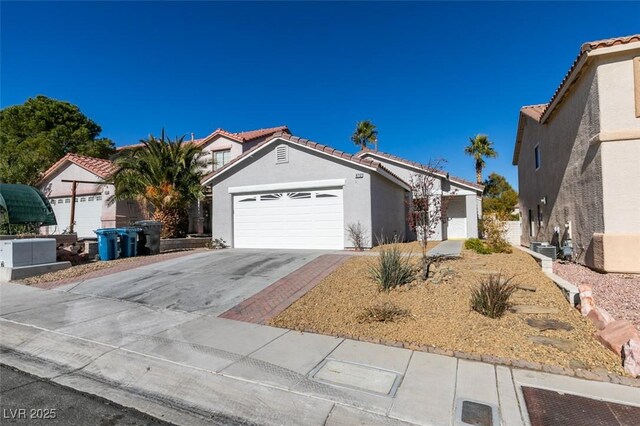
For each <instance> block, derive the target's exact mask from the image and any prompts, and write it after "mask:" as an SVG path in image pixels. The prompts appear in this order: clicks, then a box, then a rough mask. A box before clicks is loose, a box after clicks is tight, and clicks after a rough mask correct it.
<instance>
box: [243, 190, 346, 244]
mask: <svg viewBox="0 0 640 426" xmlns="http://www.w3.org/2000/svg"><path fill="white" fill-rule="evenodd" d="M233 240H234V247H237V248H297V249H339V250H341V249H343V248H344V225H343V197H342V189H329V190H309V191H301V192H291V191H288V192H272V193H262V194H243V195H235V196H234V197H233Z"/></svg>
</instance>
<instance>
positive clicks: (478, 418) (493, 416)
mask: <svg viewBox="0 0 640 426" xmlns="http://www.w3.org/2000/svg"><path fill="white" fill-rule="evenodd" d="M456 425H473V426H499V425H500V421H499V419H498V408H497V407H495V406H494V405H491V404H487V403H484V402H480V401H473V400H470V399H458V400H457V401H456Z"/></svg>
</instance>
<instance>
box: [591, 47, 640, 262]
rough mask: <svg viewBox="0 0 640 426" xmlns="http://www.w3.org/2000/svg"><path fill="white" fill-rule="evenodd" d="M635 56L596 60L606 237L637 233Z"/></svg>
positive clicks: (639, 122)
mask: <svg viewBox="0 0 640 426" xmlns="http://www.w3.org/2000/svg"><path fill="white" fill-rule="evenodd" d="M638 55H640V48H639V49H636V50H633V51H630V52H629V51H627V52H620V53H618V54H611V55H607V56H606V57H602V58H599V65H598V71H597V72H598V88H599V100H600V111H601V114H600V123H601V136H600V137H599V138H598V141H596V142H595V143H596V144H599V146H600V150H601V152H602V185H603V200H604V232H605V234H610V233H614V234H624V233H628V234H636V235H637V234H640V118H638V117H636V110H635V96H634V89H635V87H634V69H633V58H634V57H636V56H638ZM609 246H611V243H610V244H609ZM638 263H640V260H638Z"/></svg>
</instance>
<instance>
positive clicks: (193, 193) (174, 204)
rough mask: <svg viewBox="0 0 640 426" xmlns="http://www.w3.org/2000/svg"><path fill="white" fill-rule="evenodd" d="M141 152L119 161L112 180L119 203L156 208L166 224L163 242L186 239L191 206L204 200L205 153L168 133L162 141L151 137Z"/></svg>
mask: <svg viewBox="0 0 640 426" xmlns="http://www.w3.org/2000/svg"><path fill="white" fill-rule="evenodd" d="M141 142H142V146H140V147H139V148H135V149H131V150H128V151H126V152H125V153H124V154H123V155H122V156H121V157H119V158H118V159H117V160H116V166H117V168H118V169H117V171H116V172H115V173H114V174H113V176H112V177H111V178H110V179H109V180H108V183H110V184H112V185H114V186H115V194H114V195H113V196H112V197H111V198H110V200H109V201H110V202H114V201H116V200H132V199H133V200H138V201H140V202H141V204H145V203H149V204H151V205H152V206H153V207H154V212H153V219H154V220H158V221H160V222H162V234H161V236H162V237H163V238H176V237H183V236H185V235H186V232H187V226H188V223H189V212H188V209H189V206H190V205H191V203H192V202H194V201H196V200H198V199H202V198H203V197H204V189H203V187H202V184H201V183H200V178H201V177H202V170H204V167H205V166H206V165H207V161H206V160H205V159H204V157H203V154H202V149H201V148H200V147H198V146H196V145H195V144H192V143H189V142H184V137H181V138H177V139H175V140H170V139H169V138H168V137H166V136H165V133H164V129H163V130H162V134H161V136H160V138H156V137H154V136H153V135H149V138H148V139H144V140H142V141H141Z"/></svg>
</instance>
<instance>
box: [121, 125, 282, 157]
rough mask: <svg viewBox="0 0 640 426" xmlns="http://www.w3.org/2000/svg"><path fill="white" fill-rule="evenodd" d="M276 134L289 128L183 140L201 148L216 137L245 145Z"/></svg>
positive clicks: (220, 132)
mask: <svg viewBox="0 0 640 426" xmlns="http://www.w3.org/2000/svg"><path fill="white" fill-rule="evenodd" d="M278 132H286V133H290V132H289V128H288V127H287V126H278V127H269V128H266V129H257V130H247V131H244V132H236V133H232V132H229V131H228V130H224V129H220V128H218V129H216V130H214V131H213V132H212V133H211V134H209V135H208V136H206V137H204V138H199V139H189V140H185V142H186V143H195V144H196V145H197V146H202V145H206V144H207V143H208V142H210V141H212V140H213V139H215V138H216V137H217V136H224V137H226V138H229V139H231V140H234V141H236V142H239V143H245V142H251V141H253V140H255V139H259V138H262V137H269V136H272V135H274V134H276V133H278ZM141 146H144V144H143V143H135V144H132V145H125V146H120V147H118V148H116V150H117V151H122V150H125V149H131V148H138V147H141Z"/></svg>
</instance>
